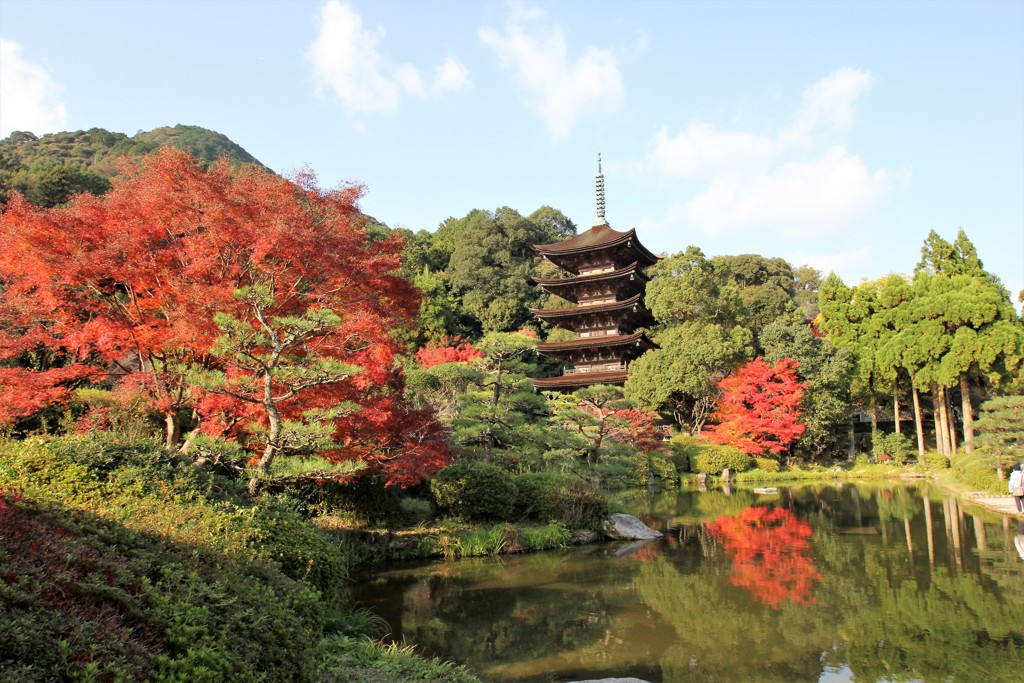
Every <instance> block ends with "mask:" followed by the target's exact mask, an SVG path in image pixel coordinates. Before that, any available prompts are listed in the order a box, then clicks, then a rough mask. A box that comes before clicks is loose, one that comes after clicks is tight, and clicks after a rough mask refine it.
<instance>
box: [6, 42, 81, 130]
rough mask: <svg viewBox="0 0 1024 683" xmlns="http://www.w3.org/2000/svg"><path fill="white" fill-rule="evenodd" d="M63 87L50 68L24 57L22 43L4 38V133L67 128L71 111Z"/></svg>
mask: <svg viewBox="0 0 1024 683" xmlns="http://www.w3.org/2000/svg"><path fill="white" fill-rule="evenodd" d="M61 90H62V88H61V86H60V84H59V83H57V81H55V80H54V79H53V77H52V76H51V75H50V74H49V72H48V71H47V70H46V69H44V68H43V67H41V66H39V65H38V64H32V63H31V62H27V61H25V59H23V58H22V56H21V45H19V44H18V43H15V42H13V41H10V40H2V39H0V136H3V137H6V136H7V135H9V134H10V133H11V132H12V131H15V130H26V131H30V132H32V133H35V134H36V135H43V134H44V133H55V132H58V131H62V130H65V129H66V128H67V122H68V112H67V108H66V107H65V106H64V103H63V102H61V101H60V93H61Z"/></svg>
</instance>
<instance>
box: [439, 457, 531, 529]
mask: <svg viewBox="0 0 1024 683" xmlns="http://www.w3.org/2000/svg"><path fill="white" fill-rule="evenodd" d="M430 489H431V491H432V492H433V494H434V500H435V502H436V503H437V507H438V509H440V510H443V511H445V512H448V513H450V514H454V515H459V516H462V517H465V518H466V519H475V520H507V519H509V518H510V517H511V514H512V510H513V506H514V505H515V502H516V494H517V488H516V484H515V482H514V481H513V479H512V475H511V474H510V473H509V472H507V471H506V470H503V469H501V468H500V467H498V466H496V465H492V464H490V463H486V462H471V461H463V462H457V463H455V464H454V465H449V466H448V467H446V468H444V469H443V470H441V471H440V472H439V473H438V475H437V476H436V477H434V479H433V480H432V481H431V482H430Z"/></svg>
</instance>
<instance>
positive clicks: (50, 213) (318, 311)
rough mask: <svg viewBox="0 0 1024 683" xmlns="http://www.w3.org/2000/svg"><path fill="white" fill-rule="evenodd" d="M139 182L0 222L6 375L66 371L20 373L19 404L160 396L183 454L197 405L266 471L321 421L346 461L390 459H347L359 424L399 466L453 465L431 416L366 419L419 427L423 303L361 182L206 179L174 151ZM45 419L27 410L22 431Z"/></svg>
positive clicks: (255, 174) (364, 451)
mask: <svg viewBox="0 0 1024 683" xmlns="http://www.w3.org/2000/svg"><path fill="white" fill-rule="evenodd" d="M122 170H123V174H122V176H120V177H119V178H118V179H117V180H115V183H114V188H113V190H112V191H111V192H110V193H108V194H107V195H104V196H102V197H93V196H90V195H81V196H79V197H77V198H76V199H75V200H74V201H72V202H71V204H69V205H68V206H67V207H65V208H60V209H51V210H40V209H36V208H35V207H32V206H30V205H28V204H27V203H25V202H23V201H21V200H20V199H19V198H18V197H15V198H13V199H12V201H11V202H10V203H9V204H8V206H7V210H6V211H5V213H4V215H3V216H0V287H2V288H3V289H4V295H5V296H4V298H5V301H8V300H10V301H13V302H14V303H13V304H12V303H5V304H4V306H3V307H2V308H0V361H4V360H8V361H9V360H10V359H12V358H14V357H15V355H16V354H18V353H21V354H23V353H24V352H25V351H26V349H31V348H38V347H42V348H45V349H48V350H49V352H50V353H51V354H52V355H56V356H59V357H61V358H62V359H64V360H63V362H62V363H61V365H60V367H59V368H51V369H49V370H48V372H46V373H45V374H42V373H41V371H39V370H32V369H26V368H8V369H7V370H5V371H4V372H5V374H4V379H5V380H6V382H5V383H6V384H8V385H9V386H11V387H12V390H13V391H15V392H18V391H22V392H24V391H25V390H27V389H30V388H33V387H35V388H38V389H40V390H39V391H37V392H36V393H37V395H39V396H41V398H40V401H41V402H46V401H57V400H61V399H62V398H64V395H65V393H66V390H65V389H64V388H63V387H66V385H67V383H68V382H69V381H70V380H72V379H75V378H79V377H82V376H87V375H88V376H92V377H94V378H95V377H97V375H99V374H106V376H107V377H108V379H111V380H117V381H120V382H121V383H122V384H126V385H130V386H131V387H133V388H134V390H136V391H138V392H139V393H141V394H145V395H146V396H148V397H149V400H150V405H151V406H152V407H153V408H154V409H155V410H157V411H158V412H159V413H160V414H162V415H163V417H164V420H165V423H166V441H167V444H168V445H169V446H174V445H177V444H178V443H179V441H180V436H181V435H180V423H179V418H180V415H181V414H182V411H183V409H187V408H191V409H192V410H194V411H195V415H196V416H197V417H198V418H199V419H200V421H201V426H202V430H203V431H205V432H207V433H211V434H215V435H219V436H226V437H228V438H239V439H243V440H245V441H246V442H247V443H248V444H250V445H251V446H252V447H253V448H254V450H256V451H257V452H258V454H259V464H260V467H261V468H262V469H265V470H266V469H269V467H270V463H271V462H272V460H273V457H274V455H275V454H276V453H280V452H283V451H285V450H287V448H288V446H289V445H292V446H294V445H296V443H297V439H298V436H295V435H296V434H299V432H296V431H292V432H289V430H288V425H289V423H299V422H303V421H307V422H308V421H309V420H310V419H311V418H310V417H309V416H310V415H313V414H316V415H317V416H318V417H317V418H316V419H318V420H321V421H323V422H325V423H326V424H328V425H330V426H331V430H330V431H333V432H334V436H335V437H337V438H338V439H339V440H338V441H337V443H340V444H342V447H341V448H335V449H333V450H331V451H330V452H331V453H332V454H333V456H334V457H335V458H338V459H345V458H361V459H365V460H367V461H370V460H372V458H371V456H370V455H369V453H370V451H371V450H372V449H368V447H367V448H352V449H346V448H344V438H343V437H344V435H345V434H346V431H352V429H351V425H353V424H358V425H361V427H360V430H359V431H360V433H361V443H363V444H371V443H376V444H377V445H378V446H379V447H380V448H381V449H382V451H381V453H384V454H386V456H380V457H382V458H384V460H385V461H386V462H389V463H394V462H396V461H397V460H398V459H399V458H398V456H397V454H396V451H395V447H394V443H395V442H396V441H397V442H403V443H404V442H405V441H404V440H408V441H409V445H410V448H409V449H408V451H407V452H406V455H403V456H402V457H408V461H409V462H408V464H407V465H405V466H403V467H402V468H397V469H396V467H397V466H395V465H392V466H391V467H390V469H392V470H395V471H397V470H398V469H401V470H402V471H406V472H409V473H414V474H415V473H419V475H421V476H422V475H423V474H426V473H429V472H431V471H433V470H435V469H437V467H438V466H439V465H438V463H439V462H440V461H442V460H444V458H445V457H446V453H447V451H446V448H445V447H444V446H443V445H442V442H441V440H440V438H439V428H438V429H434V428H433V427H431V426H430V425H429V424H428V423H429V422H430V419H431V416H429V415H417V416H415V419H409V420H406V421H402V420H397V421H396V420H393V419H392V420H383V419H379V420H376V421H373V420H370V419H367V417H366V416H365V415H363V414H362V413H364V412H367V411H368V410H369V409H370V408H371V406H375V405H381V401H383V400H384V399H387V400H388V401H390V404H389V408H388V409H389V410H392V411H394V413H395V414H398V415H406V416H409V415H411V414H412V413H411V412H410V411H409V410H408V409H407V408H406V407H405V406H404V405H402V403H401V400H400V398H396V397H400V396H401V386H400V384H401V376H400V374H399V373H396V372H395V370H394V368H395V356H396V354H397V353H399V352H400V351H401V348H400V344H399V342H398V341H397V338H396V335H394V334H392V332H393V330H395V329H396V328H403V327H407V326H409V325H410V324H411V322H412V318H413V315H414V312H415V311H416V310H417V307H418V297H417V294H416V291H415V289H414V288H413V287H412V286H411V285H410V284H409V283H407V282H406V281H405V280H403V279H402V278H400V277H399V276H398V275H397V269H398V266H399V260H400V255H401V248H402V242H401V240H400V239H397V238H395V239H383V240H372V239H370V237H369V236H368V234H367V232H366V231H365V229H364V222H365V220H364V217H363V216H362V214H361V213H360V212H359V210H358V206H357V201H358V199H359V197H360V196H361V193H362V188H361V187H360V186H358V185H349V186H343V187H341V188H339V189H336V190H329V191H325V190H322V189H320V188H318V187H317V185H316V178H315V177H314V176H313V175H312V174H311V173H309V172H304V173H302V174H300V175H299V176H298V177H296V178H292V179H290V180H289V179H285V178H281V177H279V176H276V175H273V174H271V173H269V172H267V171H266V170H264V169H261V168H258V167H255V166H231V165H230V164H228V163H227V162H221V163H217V164H214V165H212V166H210V167H209V168H206V167H204V166H202V165H201V163H200V162H198V161H197V160H196V159H195V158H194V157H192V156H190V155H188V154H187V153H184V152H180V151H177V150H172V149H164V150H161V151H159V152H158V153H156V154H154V155H152V156H150V157H147V158H145V159H143V160H142V161H138V162H126V163H125V166H124V168H123V169H122ZM8 364H9V363H8ZM14 370H17V372H15V371H14ZM58 370H59V372H58ZM44 390H45V391H44ZM62 392H63V393H62ZM37 403H39V401H37ZM35 408H36V406H35V405H28V404H27V403H25V402H23V405H20V406H18V407H17V411H16V412H15V411H12V410H9V411H8V413H10V414H9V415H6V419H8V420H10V419H12V416H13V417H17V416H20V415H23V414H26V412H28V411H31V410H33V409H35ZM370 412H372V411H370ZM2 419H5V415H4V414H0V420H2ZM374 425H376V427H377V431H376V433H375V434H371V432H372V430H371V429H370V428H369V427H370V426H374ZM290 435H291V436H292V437H294V438H293V439H292V440H291V441H289V437H290ZM303 438H304V437H303ZM374 439H376V441H374ZM430 439H434V440H436V441H437V442H438V443H432V444H431V446H430V448H424V447H423V446H422V444H423V443H425V441H429V440H430ZM417 458H420V460H421V462H419V464H414V463H413V461H414V460H416V459H417ZM375 462H376V461H375ZM377 469H384V470H387V469H389V468H384V467H378V468H377ZM414 474H409V475H408V476H405V475H402V476H399V475H396V476H395V477H392V478H393V479H394V480H395V481H396V482H398V483H406V482H408V481H411V479H412V478H414Z"/></svg>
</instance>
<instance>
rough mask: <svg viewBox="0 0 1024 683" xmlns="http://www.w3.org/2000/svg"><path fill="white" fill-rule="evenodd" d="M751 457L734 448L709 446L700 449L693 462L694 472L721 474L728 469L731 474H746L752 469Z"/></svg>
mask: <svg viewBox="0 0 1024 683" xmlns="http://www.w3.org/2000/svg"><path fill="white" fill-rule="evenodd" d="M750 464H751V463H750V456H749V455H747V454H746V453H744V452H743V451H741V450H740V449H738V448H733V447H732V446H713V445H708V446H704V447H703V448H701V449H700V451H699V452H698V453H697V455H696V456H694V458H693V460H692V461H691V468H692V469H693V471H694V472H699V473H703V474H719V473H721V472H722V470H724V469H725V468H726V467H728V468H729V471H730V472H733V473H735V472H745V471H747V470H748V469H750Z"/></svg>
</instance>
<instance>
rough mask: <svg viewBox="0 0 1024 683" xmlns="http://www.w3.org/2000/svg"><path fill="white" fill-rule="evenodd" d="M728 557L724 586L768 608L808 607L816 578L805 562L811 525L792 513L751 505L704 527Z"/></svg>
mask: <svg viewBox="0 0 1024 683" xmlns="http://www.w3.org/2000/svg"><path fill="white" fill-rule="evenodd" d="M706 527H707V529H708V530H709V531H710V532H711V534H712V535H713V536H714V537H715V539H716V540H718V541H719V542H720V543H721V544H722V545H723V546H724V547H725V549H726V551H727V553H728V554H729V555H731V557H732V576H730V577H729V583H731V584H733V585H734V586H739V587H741V588H744V589H746V590H747V591H749V592H750V593H751V594H752V595H753V596H754V597H756V598H757V599H758V600H760V601H761V602H762V603H764V604H766V605H768V606H769V607H773V608H778V607H779V606H780V605H781V604H782V603H783V602H786V601H792V602H795V603H797V604H802V605H804V604H808V603H810V602H813V600H814V598H813V596H812V594H811V591H812V590H813V588H814V586H815V585H816V584H817V583H819V582H820V581H821V573H820V572H819V571H818V569H817V567H815V565H814V560H813V559H812V558H811V555H810V550H811V544H810V539H811V533H812V532H811V525H810V524H808V523H807V522H806V521H804V520H801V519H799V518H798V517H797V516H796V515H795V514H793V511H792V510H788V509H786V508H782V507H778V508H769V507H765V506H761V505H755V506H752V507H749V508H747V509H746V510H744V511H743V512H741V513H739V514H738V515H733V516H726V517H719V518H718V519H716V520H714V521H712V522H709V523H708V524H707V525H706Z"/></svg>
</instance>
